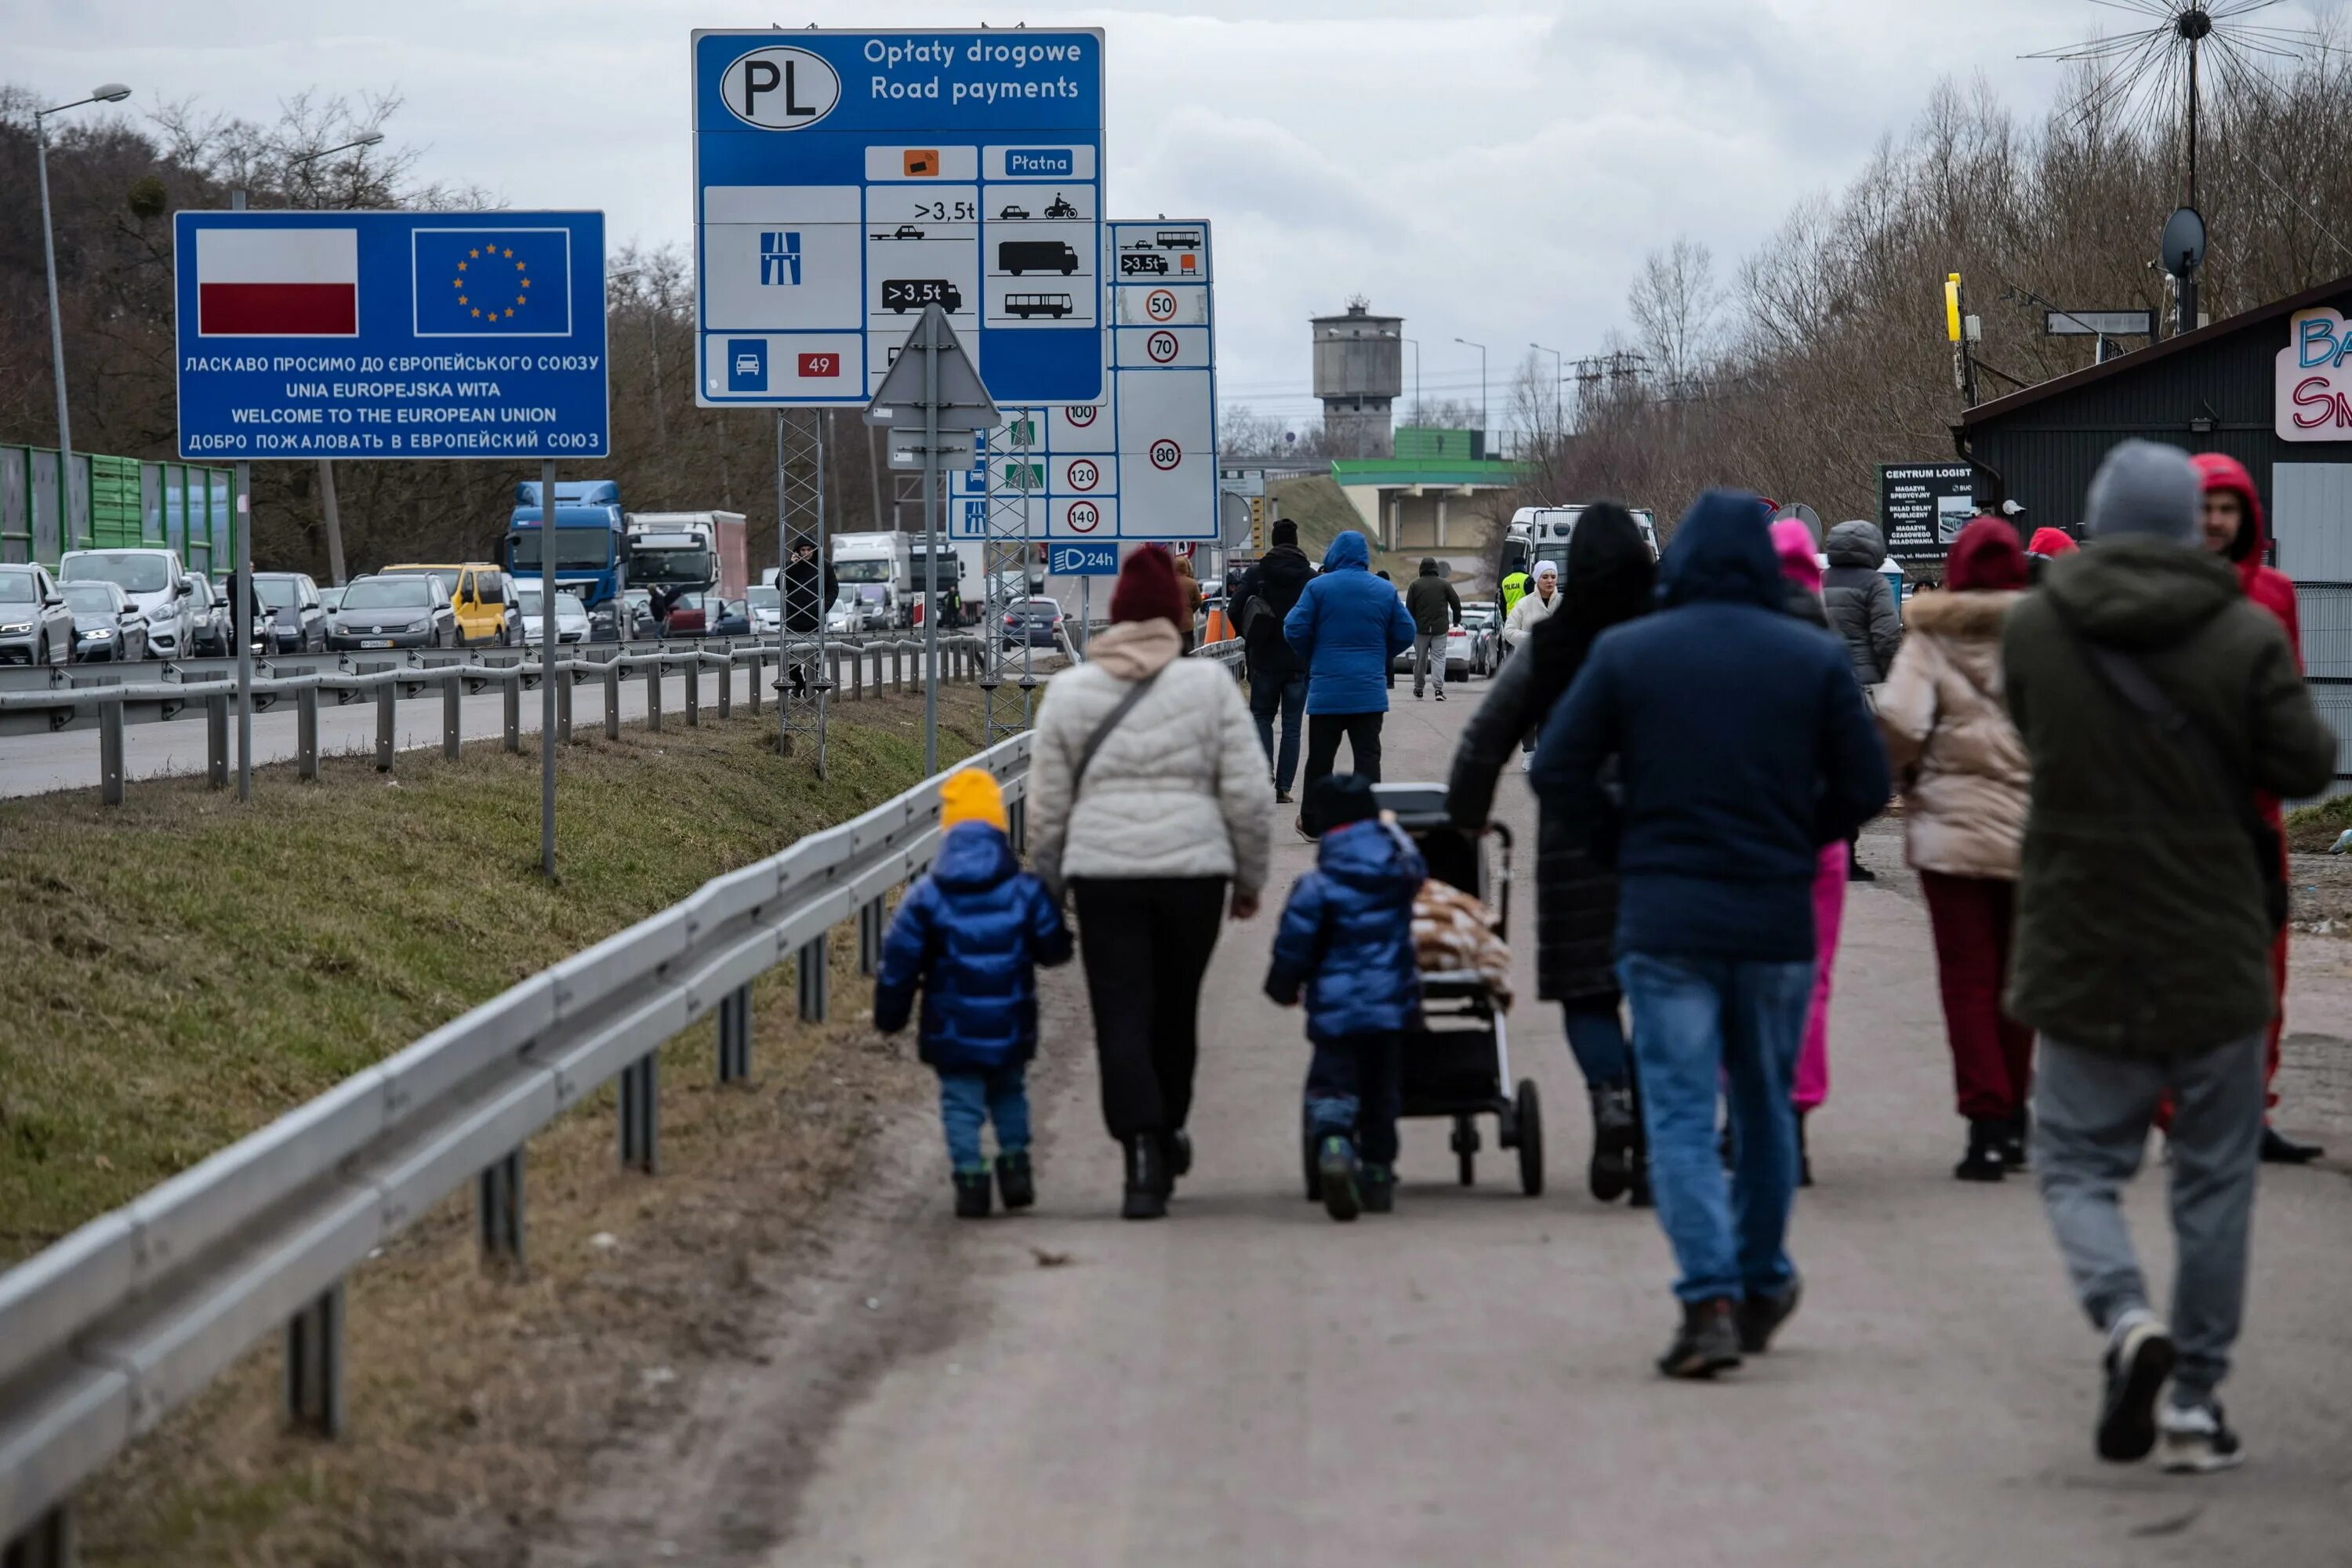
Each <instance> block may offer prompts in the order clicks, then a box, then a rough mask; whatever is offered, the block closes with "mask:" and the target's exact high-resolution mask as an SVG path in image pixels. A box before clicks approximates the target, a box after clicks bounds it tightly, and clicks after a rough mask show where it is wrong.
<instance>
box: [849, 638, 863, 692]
mask: <svg viewBox="0 0 2352 1568" xmlns="http://www.w3.org/2000/svg"><path fill="white" fill-rule="evenodd" d="M849 695H850V698H851V700H854V701H859V702H862V701H864V700H866V650H865V649H864V648H862V647H854V648H851V649H850V650H849Z"/></svg>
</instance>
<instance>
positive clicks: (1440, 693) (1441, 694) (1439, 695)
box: [1437, 687, 1445, 702]
mask: <svg viewBox="0 0 2352 1568" xmlns="http://www.w3.org/2000/svg"><path fill="white" fill-rule="evenodd" d="M1437 700H1439V701H1440V702H1443V701H1444V700H1445V690H1444V688H1443V687H1441V688H1439V689H1438V692H1437Z"/></svg>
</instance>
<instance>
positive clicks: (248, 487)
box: [229, 191, 253, 800]
mask: <svg viewBox="0 0 2352 1568" xmlns="http://www.w3.org/2000/svg"><path fill="white" fill-rule="evenodd" d="M237 195H240V196H242V195H245V193H244V192H243V191H239V192H238V193H237ZM235 527H236V565H235V566H233V567H232V568H230V576H231V577H232V578H233V579H234V581H233V582H232V584H231V585H230V587H229V592H230V593H231V594H232V595H235V596H236V605H235V607H234V610H233V622H232V624H233V625H234V626H236V798H237V799H239V800H251V799H252V798H253V465H252V464H251V463H247V462H240V463H238V464H237V465H236V524H235Z"/></svg>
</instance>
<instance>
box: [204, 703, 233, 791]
mask: <svg viewBox="0 0 2352 1568" xmlns="http://www.w3.org/2000/svg"><path fill="white" fill-rule="evenodd" d="M205 783H206V784H210V785H212V786H213V788H215V789H226V788H227V787H228V699H227V698H226V697H207V698H205Z"/></svg>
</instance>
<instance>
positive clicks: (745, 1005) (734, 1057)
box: [719, 985, 751, 1083]
mask: <svg viewBox="0 0 2352 1568" xmlns="http://www.w3.org/2000/svg"><path fill="white" fill-rule="evenodd" d="M750 1077H751V987H750V986H749V985H741V986H738V987H736V988H735V989H734V990H732V991H730V992H729V993H727V994H726V995H724V996H721V997H720V998H719V1082H721V1083H741V1082H742V1081H743V1080H744V1079H748V1078H750Z"/></svg>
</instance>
